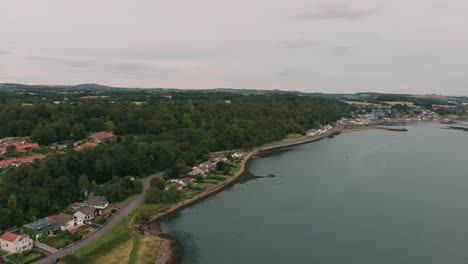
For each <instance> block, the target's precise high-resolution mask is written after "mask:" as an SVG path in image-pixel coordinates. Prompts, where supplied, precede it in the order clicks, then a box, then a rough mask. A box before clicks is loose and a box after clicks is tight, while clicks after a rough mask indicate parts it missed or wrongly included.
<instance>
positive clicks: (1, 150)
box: [0, 147, 7, 155]
mask: <svg viewBox="0 0 468 264" xmlns="http://www.w3.org/2000/svg"><path fill="white" fill-rule="evenodd" d="M5 154H7V148H6V147H0V155H5Z"/></svg>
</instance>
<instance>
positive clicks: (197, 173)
mask: <svg viewBox="0 0 468 264" xmlns="http://www.w3.org/2000/svg"><path fill="white" fill-rule="evenodd" d="M205 175H206V173H205V172H204V171H203V170H201V169H200V168H197V167H193V169H192V171H190V172H189V173H188V174H187V176H188V177H191V178H196V177H198V176H205Z"/></svg>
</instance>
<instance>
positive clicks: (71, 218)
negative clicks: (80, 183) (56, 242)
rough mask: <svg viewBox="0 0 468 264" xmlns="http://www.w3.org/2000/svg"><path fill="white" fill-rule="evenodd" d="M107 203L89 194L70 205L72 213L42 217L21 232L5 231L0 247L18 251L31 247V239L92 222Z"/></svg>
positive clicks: (25, 226)
mask: <svg viewBox="0 0 468 264" xmlns="http://www.w3.org/2000/svg"><path fill="white" fill-rule="evenodd" d="M108 206H109V203H108V202H107V200H106V198H105V197H103V196H89V197H88V199H87V200H86V201H84V202H83V203H74V204H73V205H72V206H71V209H73V212H74V213H73V214H65V213H60V214H59V215H56V216H50V217H44V218H41V219H38V220H36V221H34V222H32V223H29V224H26V225H24V227H23V232H22V233H20V232H5V233H4V234H3V235H2V236H0V248H1V249H2V250H4V251H6V252H9V253H19V252H23V251H27V250H30V249H32V248H33V239H35V240H38V239H39V238H41V237H46V236H49V235H53V234H55V233H57V232H61V231H65V230H69V231H73V230H74V229H76V228H78V227H80V226H82V225H84V224H88V225H89V224H92V223H93V220H94V219H95V218H96V217H98V216H100V215H102V210H104V209H105V208H107V207H108Z"/></svg>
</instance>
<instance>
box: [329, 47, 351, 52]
mask: <svg viewBox="0 0 468 264" xmlns="http://www.w3.org/2000/svg"><path fill="white" fill-rule="evenodd" d="M352 50H353V47H351V46H346V45H341V46H335V47H333V48H332V52H336V53H349V52H351V51H352Z"/></svg>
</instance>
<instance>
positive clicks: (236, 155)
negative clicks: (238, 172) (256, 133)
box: [232, 151, 244, 159]
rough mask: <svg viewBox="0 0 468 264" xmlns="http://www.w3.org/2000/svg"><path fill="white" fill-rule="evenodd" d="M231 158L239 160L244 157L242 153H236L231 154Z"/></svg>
mask: <svg viewBox="0 0 468 264" xmlns="http://www.w3.org/2000/svg"><path fill="white" fill-rule="evenodd" d="M232 157H233V158H235V159H240V158H242V157H244V152H242V151H236V152H234V153H233V154H232Z"/></svg>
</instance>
